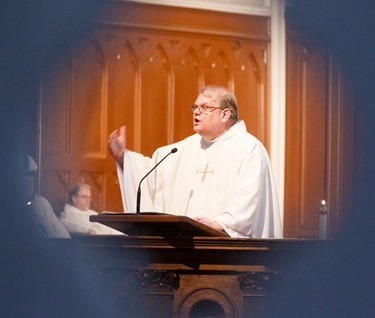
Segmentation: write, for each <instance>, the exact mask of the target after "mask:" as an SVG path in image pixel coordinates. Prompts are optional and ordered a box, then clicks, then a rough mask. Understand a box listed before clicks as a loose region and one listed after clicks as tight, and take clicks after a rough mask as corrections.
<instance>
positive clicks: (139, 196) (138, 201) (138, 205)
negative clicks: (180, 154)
mask: <svg viewBox="0 0 375 318" xmlns="http://www.w3.org/2000/svg"><path fill="white" fill-rule="evenodd" d="M177 150H178V149H177V148H173V149H172V150H171V151H170V152H169V153H168V154H167V155H166V156H165V157H164V158H163V159H161V160H160V161H159V162H158V163H157V164H156V165H155V167H153V168H152V169H151V170H150V171H149V172H147V174H146V175H145V176H144V177H143V178H142V179H141V181H139V184H138V191H137V214H141V183H142V181H143V180H144V179H146V177H147V176H148V175H149V174H150V173H151V172H152V171H154V170H155V169H156V167H157V166H158V165H160V164H161V163H162V162H163V161H164V159H165V158H167V157H168V156H169V155H170V154H172V153H175V152H177Z"/></svg>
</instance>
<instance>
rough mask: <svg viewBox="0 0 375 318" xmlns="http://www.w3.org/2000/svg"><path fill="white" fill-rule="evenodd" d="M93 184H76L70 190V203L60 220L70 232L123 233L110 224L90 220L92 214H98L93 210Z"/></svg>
mask: <svg viewBox="0 0 375 318" xmlns="http://www.w3.org/2000/svg"><path fill="white" fill-rule="evenodd" d="M91 201H92V197H91V186H90V185H89V184H87V183H84V182H79V183H77V184H75V185H74V186H73V187H72V188H71V189H70V191H69V203H67V204H65V206H64V210H63V211H62V212H61V213H60V220H61V222H62V223H63V224H64V225H65V227H66V228H67V230H68V231H69V233H70V234H123V233H121V232H118V231H116V230H114V229H112V228H110V227H108V226H105V225H103V224H100V223H97V222H91V221H90V215H98V212H96V211H94V210H91V209H90V207H91Z"/></svg>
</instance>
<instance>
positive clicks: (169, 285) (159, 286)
mask: <svg viewBox="0 0 375 318" xmlns="http://www.w3.org/2000/svg"><path fill="white" fill-rule="evenodd" d="M134 276H135V279H136V281H137V282H138V287H139V289H140V290H141V291H150V290H152V291H172V290H175V289H178V287H179V281H180V277H179V275H178V274H177V273H173V272H170V271H165V270H143V269H140V270H137V271H135V272H134Z"/></svg>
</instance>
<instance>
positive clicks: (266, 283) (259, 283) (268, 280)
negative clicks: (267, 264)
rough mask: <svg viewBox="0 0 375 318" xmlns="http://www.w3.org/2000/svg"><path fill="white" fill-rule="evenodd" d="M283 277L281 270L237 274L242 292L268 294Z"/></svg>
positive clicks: (274, 289) (273, 290)
mask: <svg viewBox="0 0 375 318" xmlns="http://www.w3.org/2000/svg"><path fill="white" fill-rule="evenodd" d="M284 279H285V275H284V274H283V273H281V272H248V273H244V274H241V275H239V276H238V278H237V280H238V281H239V284H240V288H241V290H242V292H243V294H256V295H265V294H267V295H270V294H273V293H275V291H276V290H277V289H278V287H279V286H280V284H281V282H282V281H283V280H284Z"/></svg>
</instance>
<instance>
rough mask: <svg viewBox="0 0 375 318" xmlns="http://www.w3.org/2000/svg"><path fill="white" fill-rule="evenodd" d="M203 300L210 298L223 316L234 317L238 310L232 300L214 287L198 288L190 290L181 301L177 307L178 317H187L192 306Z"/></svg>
mask: <svg viewBox="0 0 375 318" xmlns="http://www.w3.org/2000/svg"><path fill="white" fill-rule="evenodd" d="M205 300H210V301H213V302H214V303H216V304H217V305H218V306H220V307H221V308H222V309H223V312H224V317H228V318H229V317H230V318H232V317H233V318H235V317H238V312H237V308H236V306H235V304H234V303H233V301H232V300H231V299H230V298H229V297H228V295H226V294H225V293H223V292H222V291H220V290H218V289H216V288H198V289H195V290H193V291H192V292H190V293H189V294H188V295H187V296H186V297H185V298H184V299H183V301H182V303H181V306H180V307H179V309H178V317H179V318H188V317H189V313H190V310H191V309H192V307H193V306H194V305H195V304H197V303H199V302H201V301H205Z"/></svg>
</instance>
